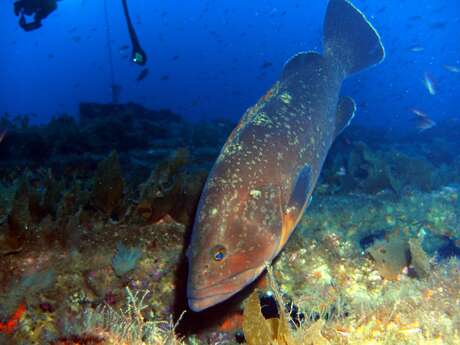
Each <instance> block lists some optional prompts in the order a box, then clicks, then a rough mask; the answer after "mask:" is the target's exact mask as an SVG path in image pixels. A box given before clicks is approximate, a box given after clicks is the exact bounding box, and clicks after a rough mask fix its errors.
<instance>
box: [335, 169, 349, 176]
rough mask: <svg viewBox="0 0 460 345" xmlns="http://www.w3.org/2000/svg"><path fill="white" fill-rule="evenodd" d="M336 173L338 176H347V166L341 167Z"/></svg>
mask: <svg viewBox="0 0 460 345" xmlns="http://www.w3.org/2000/svg"><path fill="white" fill-rule="evenodd" d="M335 174H336V175H337V176H345V175H346V174H347V170H346V169H345V167H340V168H339V170H337V172H336V173H335Z"/></svg>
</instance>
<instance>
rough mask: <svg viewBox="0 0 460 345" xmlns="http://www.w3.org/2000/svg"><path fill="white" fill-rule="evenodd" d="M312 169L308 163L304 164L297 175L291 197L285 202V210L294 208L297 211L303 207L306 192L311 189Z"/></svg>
mask: <svg viewBox="0 0 460 345" xmlns="http://www.w3.org/2000/svg"><path fill="white" fill-rule="evenodd" d="M311 175H312V171H311V166H310V164H306V165H305V166H304V167H303V168H302V170H300V172H299V173H298V175H297V178H296V181H295V183H294V188H293V189H292V192H291V197H290V198H289V202H288V203H287V210H290V209H293V208H295V209H296V210H298V211H299V212H300V211H301V210H302V209H303V207H304V205H305V201H306V198H307V195H308V192H310V190H311V184H312V181H311V180H312V176H311Z"/></svg>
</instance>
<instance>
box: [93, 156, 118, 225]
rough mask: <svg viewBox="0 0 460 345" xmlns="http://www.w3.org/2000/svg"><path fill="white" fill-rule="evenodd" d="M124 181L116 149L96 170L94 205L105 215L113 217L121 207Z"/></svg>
mask: <svg viewBox="0 0 460 345" xmlns="http://www.w3.org/2000/svg"><path fill="white" fill-rule="evenodd" d="M123 189H124V181H123V177H122V174H121V168H120V162H119V160H118V154H117V152H116V151H112V153H111V154H110V155H109V156H108V157H107V158H106V159H104V160H102V161H101V162H100V163H99V164H98V166H97V170H96V176H95V181H94V189H93V193H92V202H93V205H94V206H95V207H96V208H97V209H98V210H100V211H102V212H103V213H104V214H105V215H107V216H109V217H113V216H115V215H116V213H117V211H118V210H119V208H120V204H121V201H122V198H123Z"/></svg>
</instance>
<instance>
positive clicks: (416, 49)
mask: <svg viewBox="0 0 460 345" xmlns="http://www.w3.org/2000/svg"><path fill="white" fill-rule="evenodd" d="M424 50H425V48H423V47H422V46H420V45H418V44H415V45H413V46H410V47H409V51H411V52H413V53H420V52H422V51H424Z"/></svg>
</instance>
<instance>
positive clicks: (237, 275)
mask: <svg viewBox="0 0 460 345" xmlns="http://www.w3.org/2000/svg"><path fill="white" fill-rule="evenodd" d="M383 58H384V50H383V46H382V45H381V42H380V38H379V36H378V34H377V32H376V31H375V30H374V29H373V27H372V26H371V25H370V23H369V22H368V21H367V20H366V19H365V17H364V15H363V14H362V13H361V12H359V10H357V9H356V8H355V7H354V6H353V5H352V4H350V3H349V2H347V1H345V0H331V1H330V2H329V5H328V9H327V13H326V19H325V23H324V55H321V54H318V53H315V52H307V53H305V52H303V53H299V54H297V55H295V56H294V57H292V58H291V59H290V60H289V61H288V62H287V63H286V65H285V67H284V69H283V72H282V75H281V78H280V80H279V81H278V82H276V83H275V85H274V86H273V87H272V88H271V89H270V90H269V91H268V92H267V94H266V95H265V96H263V97H262V98H261V99H260V100H259V102H257V104H256V105H255V106H253V107H252V108H250V109H249V110H248V111H247V112H246V113H245V114H244V115H243V117H242V119H241V120H240V123H239V124H238V126H237V127H236V128H235V129H234V130H233V132H232V133H231V135H230V137H229V138H228V140H227V142H226V143H225V145H224V147H223V148H222V151H221V153H220V155H219V157H218V159H217V161H216V163H215V165H214V167H213V169H212V171H211V173H210V175H209V177H208V180H207V182H206V185H205V188H204V190H203V192H202V195H201V199H200V203H199V205H198V210H197V215H196V219H195V224H194V228H193V234H192V240H191V243H190V247H189V248H188V252H187V256H188V259H189V277H188V292H187V293H188V302H189V306H190V308H191V309H192V310H194V311H200V310H203V309H206V308H208V307H210V306H212V305H215V304H217V303H219V302H221V301H223V300H226V299H228V298H229V297H230V296H232V295H234V294H235V293H237V292H238V291H240V290H241V289H242V288H244V287H245V286H246V285H248V284H249V283H251V282H252V281H254V280H255V279H256V278H257V277H258V276H259V274H260V273H261V272H262V271H263V270H264V267H265V264H266V263H267V262H268V263H269V262H271V261H272V260H273V259H274V258H275V257H276V256H277V255H278V254H279V252H280V251H281V249H282V248H283V247H284V245H285V244H286V242H287V240H288V238H289V236H290V235H291V233H292V231H293V230H294V228H295V226H296V225H297V223H298V221H299V219H300V218H301V216H302V214H303V212H304V210H305V208H306V207H308V204H309V202H310V201H311V194H312V192H313V189H314V186H315V184H316V182H317V180H318V177H319V174H320V172H321V168H322V165H323V163H324V160H325V158H326V156H327V153H328V150H329V148H330V146H331V144H332V142H333V141H334V139H335V137H336V136H337V135H338V134H339V133H340V132H341V131H342V130H343V129H344V128H345V127H346V126H347V125H348V124H349V122H350V120H351V119H352V117H353V115H354V113H355V110H356V107H355V103H354V101H353V100H352V99H351V98H348V97H344V98H342V97H340V96H339V92H340V88H341V85H342V82H343V80H344V79H345V78H346V77H347V76H348V75H350V74H352V73H354V72H357V71H359V70H361V69H364V68H366V67H369V66H371V65H374V64H377V63H379V62H380V61H382V60H383Z"/></svg>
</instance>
